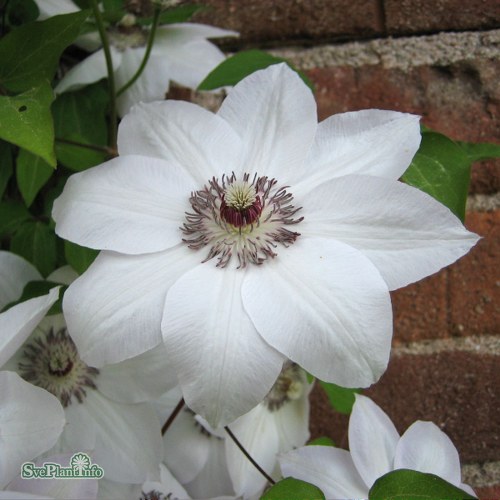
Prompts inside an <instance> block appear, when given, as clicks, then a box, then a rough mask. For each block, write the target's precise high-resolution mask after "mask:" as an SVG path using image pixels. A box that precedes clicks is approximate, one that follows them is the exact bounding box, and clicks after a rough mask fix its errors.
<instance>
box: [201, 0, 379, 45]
mask: <svg viewBox="0 0 500 500" xmlns="http://www.w3.org/2000/svg"><path fill="white" fill-rule="evenodd" d="M203 4H204V5H206V6H207V7H209V9H208V10H207V11H204V12H201V13H199V14H196V16H195V17H194V18H193V20H195V21H197V22H204V23H209V24H213V25H216V26H221V27H224V28H228V29H233V30H236V31H239V32H240V34H241V38H240V41H239V45H240V46H245V45H248V44H253V45H255V44H258V45H259V47H262V46H263V45H266V43H267V44H269V43H273V44H275V43H276V42H278V43H279V42H285V41H286V42H287V43H293V42H294V41H308V40H309V41H313V40H317V39H320V40H325V39H333V38H352V37H357V38H364V37H368V36H374V35H377V34H381V33H382V31H383V26H382V17H381V11H380V10H379V4H378V2H377V1H376V0H314V1H304V0H248V1H246V2H241V0H206V1H204V2H203Z"/></svg>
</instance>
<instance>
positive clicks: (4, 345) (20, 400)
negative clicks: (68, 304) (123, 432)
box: [0, 251, 65, 498]
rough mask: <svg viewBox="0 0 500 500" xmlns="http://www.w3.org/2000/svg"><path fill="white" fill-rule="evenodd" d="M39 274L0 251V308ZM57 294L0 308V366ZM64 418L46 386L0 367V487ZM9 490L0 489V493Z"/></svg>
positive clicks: (45, 444) (51, 438)
mask: <svg viewBox="0 0 500 500" xmlns="http://www.w3.org/2000/svg"><path fill="white" fill-rule="evenodd" d="M38 279H41V276H40V274H39V273H38V271H37V270H36V269H35V268H34V267H33V266H32V265H31V264H30V263H29V262H27V261H25V260H24V259H22V258H21V257H19V256H18V255H15V254H12V253H10V252H5V251H0V310H1V309H3V308H4V307H6V306H7V304H9V303H10V302H13V301H16V300H18V299H19V297H20V296H21V294H22V291H23V288H24V286H25V285H26V284H27V283H28V282H30V281H33V280H38ZM58 296H59V288H58V287H55V288H53V289H52V290H50V292H49V293H48V294H46V295H43V296H41V297H35V298H33V299H30V300H27V301H25V302H22V303H20V304H16V305H14V306H12V307H11V308H10V309H7V310H6V311H5V312H3V313H0V333H1V336H0V370H2V367H3V364H4V363H5V361H7V360H8V359H9V358H10V357H11V356H12V354H13V353H14V352H15V351H16V349H18V348H19V346H20V345H21V344H22V343H23V342H24V341H25V340H26V338H27V337H28V336H29V335H30V333H31V332H32V331H33V329H34V328H35V327H36V325H37V324H38V323H39V322H40V321H41V319H42V318H43V317H44V316H45V314H46V313H47V311H48V310H49V309H50V307H51V306H52V304H53V303H54V302H55V301H56V300H57V298H58ZM64 424H65V419H64V412H63V409H62V407H61V405H60V403H59V401H57V399H56V398H55V397H54V396H53V395H52V394H49V393H48V392H47V391H44V390H42V389H39V388H38V387H33V386H32V385H31V384H28V383H27V382H25V381H24V380H22V379H21V378H20V377H19V376H18V375H17V374H16V373H13V372H10V371H6V370H3V371H0V490H2V489H3V488H5V487H6V485H7V483H9V482H10V481H11V480H12V479H14V477H15V476H16V475H17V474H18V473H19V471H20V468H21V464H22V463H23V462H25V461H27V460H31V459H32V458H34V457H35V456H37V455H39V454H40V453H43V452H45V451H47V450H48V449H49V448H50V447H51V446H53V445H54V443H55V442H56V441H57V439H58V438H59V435H60V434H61V432H62V430H63V426H64ZM11 493H12V495H14V493H13V492H10V491H9V492H8V493H7V492H4V493H1V492H0V498H1V497H2V495H3V496H4V497H5V495H10V494H11Z"/></svg>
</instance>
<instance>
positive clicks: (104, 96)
mask: <svg viewBox="0 0 500 500" xmlns="http://www.w3.org/2000/svg"><path fill="white" fill-rule="evenodd" d="M107 107H108V92H107V90H106V88H105V86H104V85H103V84H102V83H98V84H96V85H91V86H88V87H86V88H85V89H83V90H79V91H77V92H65V93H64V94H61V95H60V96H58V97H57V99H56V100H55V102H54V104H53V106H52V114H53V115H54V128H55V134H56V137H57V138H58V139H66V140H70V141H75V142H78V143H82V144H90V145H97V146H106V144H107V142H108V129H107V125H106V110H107ZM55 147H56V155H57V158H58V160H59V161H60V162H61V163H62V164H63V165H64V166H65V167H68V168H69V169H71V170H76V171H80V170H85V169H87V168H89V167H93V166H94V165H98V164H99V163H102V162H103V161H105V160H106V159H107V155H106V154H105V153H103V152H100V151H95V150H92V149H89V148H85V147H81V146H74V145H70V144H66V143H64V142H61V141H59V140H57V141H56V146H55Z"/></svg>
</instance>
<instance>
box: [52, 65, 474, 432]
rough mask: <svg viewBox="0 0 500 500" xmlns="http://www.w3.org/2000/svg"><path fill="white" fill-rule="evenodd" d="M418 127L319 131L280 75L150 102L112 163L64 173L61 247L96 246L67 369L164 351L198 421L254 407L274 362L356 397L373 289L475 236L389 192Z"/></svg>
mask: <svg viewBox="0 0 500 500" xmlns="http://www.w3.org/2000/svg"><path fill="white" fill-rule="evenodd" d="M419 143H420V132H419V123H418V117H415V116H413V115H408V114H403V113H397V112H392V111H379V110H370V111H360V112H355V113H345V114H342V115H337V116H333V117H330V118H328V119H327V120H325V121H323V122H322V123H320V124H319V125H318V123H317V117H316V104H315V102H314V99H313V96H312V93H311V91H310V90H309V88H308V87H306V85H305V84H304V83H303V82H302V80H301V79H300V78H299V77H298V76H297V74H296V73H295V72H293V71H292V70H290V69H289V68H288V66H286V65H284V64H279V65H274V66H271V67H269V68H267V69H266V70H262V71H258V72H256V73H254V74H252V75H251V76H249V77H247V78H245V79H244V80H243V81H241V82H240V83H239V84H238V85H237V86H236V87H234V88H233V90H232V91H231V92H230V93H229V95H228V97H227V98H226V100H225V101H224V102H223V104H222V106H221V108H220V110H219V112H218V113H217V114H212V113H210V112H208V111H206V110H204V109H202V108H200V107H198V106H196V105H194V104H190V103H186V102H178V101H166V102H161V103H154V104H141V105H138V106H136V107H134V108H133V110H132V111H131V113H130V114H129V115H127V117H125V119H124V120H123V121H122V122H121V125H120V129H119V137H118V149H119V153H120V156H119V157H118V158H115V159H113V160H111V161H109V162H107V163H105V164H103V165H100V166H98V167H96V168H94V169H90V170H87V171H85V172H82V173H79V174H77V175H74V176H73V177H71V178H70V179H69V181H68V183H67V185H66V187H65V190H64V192H63V194H62V195H61V197H60V198H59V199H58V200H56V202H55V204H54V211H53V217H54V219H55V220H56V231H57V233H58V234H59V235H60V236H62V237H63V238H67V239H69V240H72V241H75V242H77V243H79V244H81V245H84V246H88V247H92V248H98V249H101V250H104V251H103V252H101V254H100V255H99V257H98V258H97V260H96V261H95V262H94V264H93V265H92V266H91V267H90V268H89V269H88V270H87V272H86V273H85V274H84V275H83V276H82V277H80V278H79V279H78V280H77V281H76V282H75V283H74V284H73V285H72V286H70V288H69V289H68V291H67V293H66V294H65V298H64V309H65V312H66V318H67V321H68V325H69V327H70V330H71V332H72V334H73V337H74V340H75V343H76V345H77V346H78V349H79V351H80V354H81V356H82V358H83V359H84V360H85V361H86V362H87V363H88V364H90V365H92V366H97V367H100V366H102V365H104V364H106V363H113V362H117V361H120V360H122V359H125V358H129V357H133V356H136V355H137V354H140V353H141V352H144V351H145V350H147V349H150V348H152V347H154V346H155V345H157V344H159V343H160V342H162V341H163V343H164V344H165V346H166V347H167V351H166V352H167V355H166V356H167V360H168V362H169V363H170V364H171V366H173V367H174V369H175V370H176V372H177V376H178V379H179V383H180V385H181V387H182V391H183V394H184V397H185V399H186V402H187V404H188V405H189V406H190V407H191V408H192V409H193V410H194V411H195V412H197V413H199V414H201V415H202V416H203V417H205V418H206V419H207V421H208V422H209V423H210V424H211V425H212V426H214V427H216V426H218V425H219V424H222V423H228V422H230V421H232V420H234V419H235V418H236V417H238V416H240V415H242V414H243V413H246V412H247V411H249V410H250V409H251V408H252V407H254V406H255V405H256V404H257V403H259V402H260V401H262V399H263V398H264V397H265V396H266V394H267V393H268V392H269V390H270V389H271V387H272V385H273V383H274V382H275V380H276V378H277V377H278V375H279V373H280V371H281V369H282V365H283V362H284V361H285V360H286V359H287V358H288V359H290V360H292V361H293V362H295V363H297V364H298V365H300V366H302V367H303V368H304V369H306V370H307V371H309V372H310V373H312V374H313V375H315V376H316V377H318V378H320V379H322V380H325V381H329V382H334V383H336V384H339V385H342V386H350V387H352V386H355V387H364V386H368V385H370V384H372V383H373V382H375V381H376V380H377V379H378V378H379V377H380V375H381V374H382V373H383V372H384V370H385V368H386V366H387V362H388V358H389V351H390V344H391V334H392V314H391V303H390V297H389V290H390V289H394V288H398V287H401V286H404V285H406V284H408V283H411V282H412V281H415V280H418V279H421V278H423V277H425V276H427V275H429V274H432V273H434V272H436V271H438V270H439V269H440V268H442V267H443V266H445V265H447V264H450V263H451V262H453V261H455V260H456V259H457V258H459V257H460V256H462V255H463V254H464V253H466V252H467V251H468V250H469V249H470V247H471V246H472V245H474V243H475V242H476V241H477V237H476V235H474V234H472V233H469V232H468V231H466V230H465V229H464V227H463V226H462V224H461V223H460V221H459V220H458V219H457V218H456V217H455V216H454V215H453V214H452V213H451V212H450V210H448V209H447V208H446V207H444V206H442V205H441V204H439V203H438V202H437V201H435V200H434V199H432V198H431V197H429V196H428V195H426V194H424V193H422V192H421V191H419V190H417V189H414V188H412V187H410V186H407V185H404V184H402V183H400V182H398V181H397V179H398V178H399V177H400V176H401V175H402V173H403V172H404V171H405V169H406V168H407V167H408V165H409V163H410V161H411V159H412V157H413V155H414V153H415V152H416V150H417V148H418V146H419Z"/></svg>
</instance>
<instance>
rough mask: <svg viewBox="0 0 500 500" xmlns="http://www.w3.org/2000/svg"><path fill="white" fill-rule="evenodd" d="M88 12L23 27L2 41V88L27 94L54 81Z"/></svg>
mask: <svg viewBox="0 0 500 500" xmlns="http://www.w3.org/2000/svg"><path fill="white" fill-rule="evenodd" d="M88 15H89V12H88V11H79V12H75V13H72V14H64V15H61V16H53V17H50V18H49V19H47V20H46V21H37V22H34V23H28V24H24V25H23V26H21V27H20V28H16V29H14V30H13V31H11V32H10V33H9V34H8V35H6V36H5V37H4V38H3V39H2V40H0V85H1V86H3V87H5V88H7V89H8V90H10V91H11V92H24V91H25V90H28V89H30V88H31V87H34V86H37V85H39V84H40V82H41V81H42V80H49V81H50V80H52V77H53V76H54V73H55V71H56V68H57V65H58V63H59V57H60V56H61V53H62V51H63V50H64V49H65V48H66V47H67V46H68V45H70V44H71V43H72V42H73V41H74V40H75V38H76V37H77V36H78V35H79V33H80V27H81V25H82V24H83V23H84V22H85V20H86V19H87V17H88Z"/></svg>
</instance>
